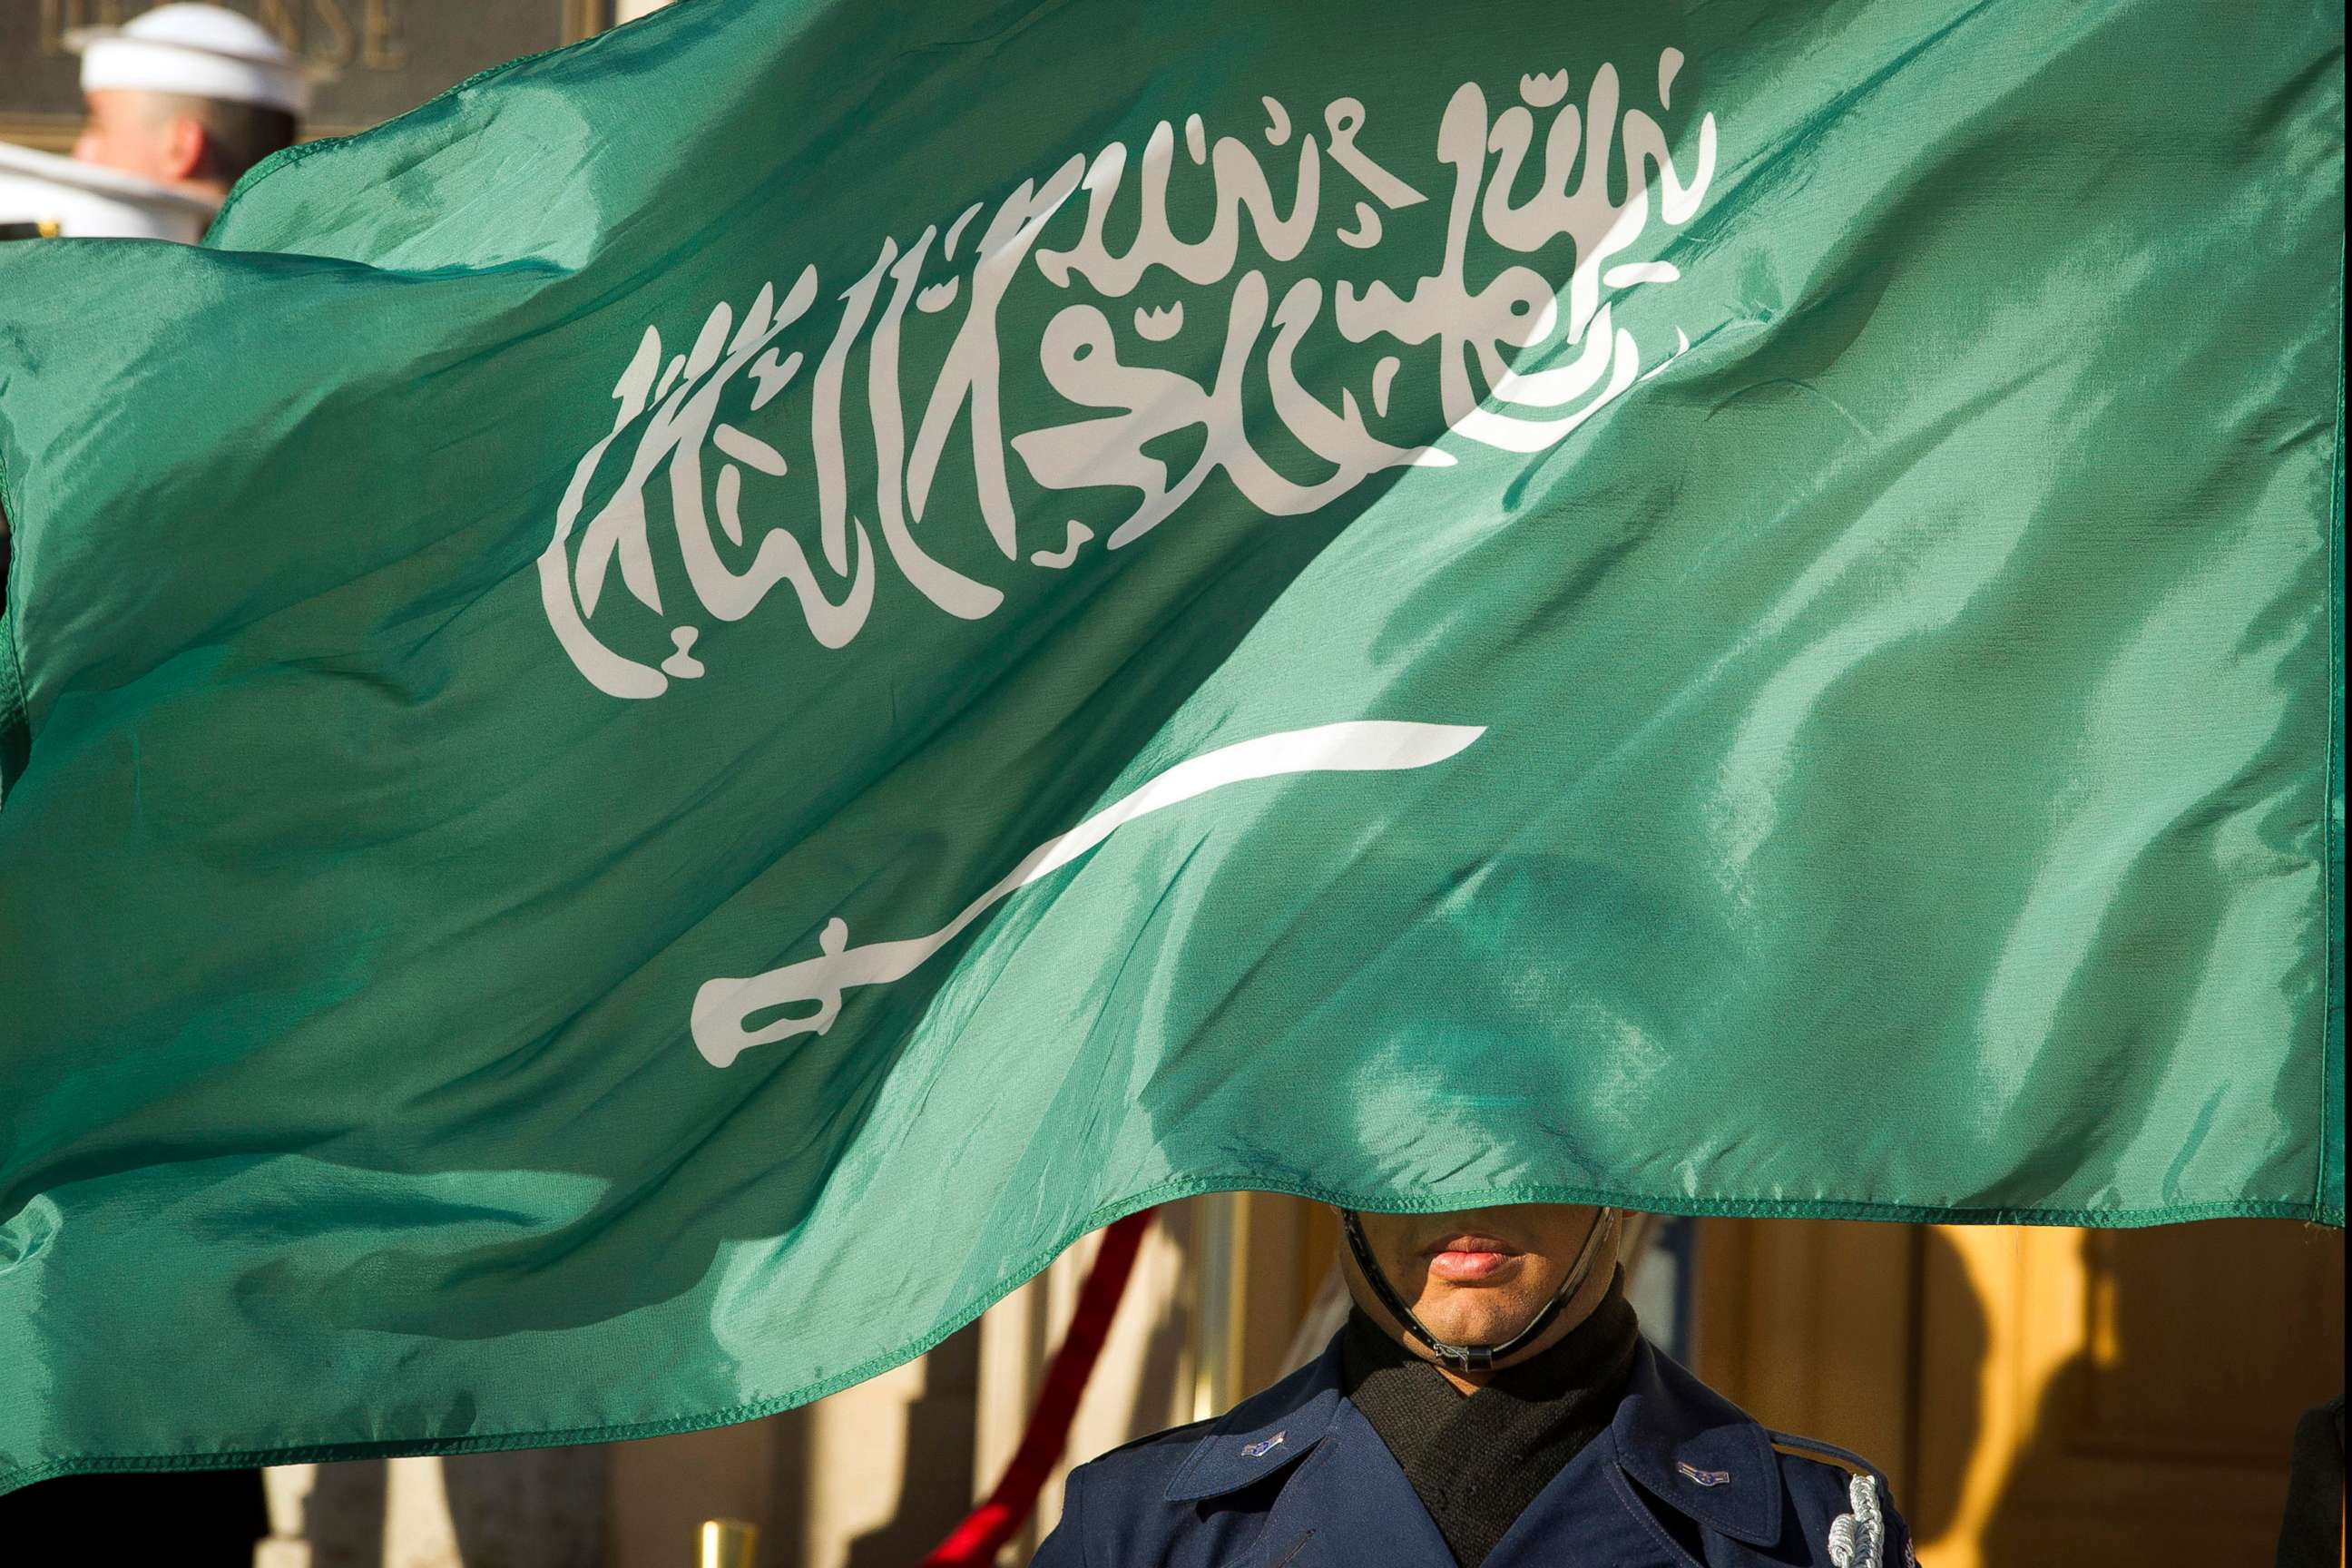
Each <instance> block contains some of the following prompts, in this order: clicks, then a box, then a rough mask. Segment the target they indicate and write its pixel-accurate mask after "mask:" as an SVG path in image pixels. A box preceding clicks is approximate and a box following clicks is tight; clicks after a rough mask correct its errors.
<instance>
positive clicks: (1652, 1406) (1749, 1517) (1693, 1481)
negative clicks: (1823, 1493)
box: [1611, 1340, 1780, 1546]
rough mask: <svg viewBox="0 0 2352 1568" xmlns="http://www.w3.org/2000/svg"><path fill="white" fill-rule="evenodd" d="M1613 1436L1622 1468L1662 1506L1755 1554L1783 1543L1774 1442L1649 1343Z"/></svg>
mask: <svg viewBox="0 0 2352 1568" xmlns="http://www.w3.org/2000/svg"><path fill="white" fill-rule="evenodd" d="M1611 1431H1612V1435H1613V1436H1615V1438H1616V1446H1617V1463H1618V1465H1619V1466H1620V1467H1621V1468H1622V1469H1623V1470H1624V1471H1625V1473H1626V1474H1627V1475H1629V1476H1631V1477H1632V1478H1633V1479H1634V1480H1635V1481H1637V1482H1639V1483H1640V1484H1641V1487H1642V1489H1643V1490H1644V1491H1646V1492H1648V1493H1649V1494H1650V1495H1651V1496H1652V1497H1654V1498H1656V1499H1657V1500H1659V1501H1660V1502H1663V1503H1664V1504H1666V1505H1667V1506H1668V1507H1670V1508H1672V1509H1674V1510H1675V1511H1677V1512H1679V1513H1684V1514H1687V1515H1688V1516H1689V1517H1690V1518H1692V1519H1694V1520H1696V1521H1698V1522H1699V1523H1700V1524H1702V1525H1705V1526H1706V1528H1707V1529H1709V1530H1713V1531H1717V1532H1719V1533H1721V1534H1724V1535H1727V1536H1730V1537H1731V1538H1732V1539H1733V1540H1735V1541H1741V1542H1747V1543H1748V1545H1750V1546H1769V1545H1771V1544H1772V1543H1773V1542H1776V1541H1778V1540H1780V1460H1779V1458H1778V1457H1776V1456H1775V1455H1774V1454H1773V1452H1772V1440H1771V1438H1770V1437H1769V1436H1767V1435H1766V1433H1765V1431H1764V1428H1763V1427H1761V1426H1758V1425H1757V1424H1756V1423H1755V1422H1754V1421H1753V1420H1752V1419H1750V1418H1749V1417H1748V1414H1747V1412H1745V1411H1743V1410H1741V1409H1740V1408H1739V1407H1738V1405H1733V1404H1732V1403H1731V1402H1730V1401H1729V1400H1727V1399H1726V1398H1724V1397H1723V1396H1722V1395H1721V1394H1717V1393H1716V1392H1715V1390H1713V1389H1711V1388H1709V1387H1707V1386H1706V1384H1703V1383H1701V1382H1700V1381H1699V1380H1698V1379H1697V1378H1696V1377H1694V1376H1692V1375H1691V1374H1690V1373H1688V1372H1686V1371H1685V1370H1684V1369H1683V1367H1682V1366H1680V1365H1679V1364H1677V1363H1675V1361H1674V1359H1673V1358H1671V1357H1669V1356H1665V1355H1662V1354H1660V1353H1659V1352H1658V1351H1657V1350H1656V1349H1655V1348H1654V1347H1653V1346H1652V1345H1651V1344H1650V1343H1649V1342H1647V1341H1646V1340H1645V1341H1643V1343H1642V1347H1641V1349H1640V1351H1638V1352H1636V1353H1635V1355H1634V1359H1633V1377H1632V1378H1631V1379H1630V1380H1629V1381H1628V1382H1627V1384H1626V1385H1625V1397H1624V1400H1623V1402H1622V1403H1621V1404H1620V1405H1618V1406H1617V1418H1616V1420H1615V1421H1614V1422H1613V1423H1612V1426H1611Z"/></svg>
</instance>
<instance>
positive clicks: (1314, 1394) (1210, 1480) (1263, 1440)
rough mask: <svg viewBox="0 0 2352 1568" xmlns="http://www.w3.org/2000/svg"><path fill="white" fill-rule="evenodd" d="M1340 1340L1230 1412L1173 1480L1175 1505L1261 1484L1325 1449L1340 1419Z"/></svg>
mask: <svg viewBox="0 0 2352 1568" xmlns="http://www.w3.org/2000/svg"><path fill="white" fill-rule="evenodd" d="M1340 1338H1341V1336H1339V1335H1337V1334H1335V1335H1333V1336H1332V1338H1331V1342H1330V1343H1329V1344H1328V1345H1326V1346H1324V1347H1323V1353H1322V1354H1321V1355H1319V1356H1318V1357H1316V1358H1315V1359H1314V1360H1313V1361H1311V1362H1308V1363H1307V1364H1306V1365H1305V1366H1302V1367H1300V1368H1299V1369H1298V1370H1297V1372H1294V1373H1291V1374H1290V1375H1289V1376H1288V1377H1286V1378H1284V1379H1283V1380H1282V1381H1281V1382H1279V1383H1277V1384H1274V1385H1273V1386H1272V1387H1270V1388H1267V1389H1265V1391H1264V1392H1262V1393H1258V1394H1252V1395H1251V1396H1250V1397H1249V1398H1247V1399H1244V1400H1243V1401H1242V1402H1241V1403H1240V1404H1239V1405H1234V1407H1233V1408H1232V1409H1231V1410H1228V1411H1227V1412H1225V1414H1224V1415H1223V1417H1221V1418H1220V1419H1219V1420H1218V1421H1217V1423H1216V1425H1214V1426H1212V1427H1210V1428H1209V1435H1208V1436H1205V1437H1203V1438H1202V1439H1201V1441H1200V1443H1199V1444H1198V1445H1197V1446H1195V1447H1194V1448H1193V1449H1192V1456H1191V1457H1190V1458H1187V1459H1186V1460H1185V1461H1184V1462H1183V1464H1181V1465H1180V1466H1178V1467H1177V1469H1176V1473H1175V1475H1174V1476H1172V1477H1171V1478H1170V1479H1169V1482H1168V1500H1169V1501H1170V1502H1196V1501H1198V1500H1201V1499H1202V1498H1211V1497H1218V1496H1222V1495H1223V1494H1224V1493H1226V1492H1230V1491H1238V1490H1240V1489H1242V1488H1244V1487H1245V1486H1249V1485H1252V1484H1253V1483H1255V1482H1257V1481H1262V1480H1264V1479H1265V1478H1266V1477H1268V1476H1270V1475H1273V1474H1274V1473H1275V1472H1276V1471H1277V1470H1279V1469H1281V1468H1283V1467H1285V1466H1286V1465H1289V1464H1291V1463H1293V1462H1295V1461H1296V1460H1297V1459H1298V1458H1300V1457H1301V1456H1302V1455H1304V1454H1305V1453H1306V1452H1307V1450H1308V1449H1309V1448H1312V1447H1315V1445H1316V1444H1318V1443H1320V1442H1321V1441H1322V1440H1323V1439H1324V1437H1325V1436H1327V1435H1328V1433H1329V1432H1330V1430H1331V1419H1332V1417H1333V1416H1334V1415H1337V1414H1338V1413H1339V1402H1340V1394H1339V1343H1340Z"/></svg>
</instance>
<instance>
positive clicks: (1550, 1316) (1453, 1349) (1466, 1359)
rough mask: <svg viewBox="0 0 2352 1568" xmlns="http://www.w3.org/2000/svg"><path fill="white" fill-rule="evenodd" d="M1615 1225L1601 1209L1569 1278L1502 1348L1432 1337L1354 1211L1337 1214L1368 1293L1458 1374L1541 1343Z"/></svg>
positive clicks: (1609, 1213) (1487, 1366)
mask: <svg viewBox="0 0 2352 1568" xmlns="http://www.w3.org/2000/svg"><path fill="white" fill-rule="evenodd" d="M1616 1221H1617V1211H1616V1210H1615V1209H1614V1208H1602V1209H1601V1210H1599V1211H1598V1212H1597V1213H1595V1214H1594V1215H1593V1216H1592V1228H1591V1230H1589V1231H1587V1232H1585V1235H1584V1245H1583V1246H1582V1247H1579V1248H1578V1249H1577V1254H1576V1261H1575V1262H1574V1263H1571V1264H1570V1265H1569V1269H1568V1278H1567V1279H1562V1280H1561V1281H1560V1282H1559V1289H1557V1290H1555V1291H1553V1292H1552V1293H1551V1300H1549V1301H1547V1302H1545V1303H1544V1305H1543V1310H1541V1311H1539V1312H1538V1313H1537V1314H1536V1315H1535V1316H1534V1317H1532V1318H1530V1319H1528V1325H1527V1327H1525V1328H1523V1329H1521V1330H1520V1331H1518V1332H1517V1333H1516V1334H1513V1335H1512V1336H1511V1337H1510V1338H1509V1339H1507V1340H1505V1341H1504V1342H1502V1343H1501V1344H1485V1345H1457V1344H1452V1343H1449V1342H1446V1341H1444V1340H1441V1339H1439V1338H1438V1337H1437V1336H1436V1335H1435V1334H1433V1333H1431V1332H1430V1331H1429V1330H1428V1328H1427V1327H1426V1326H1424V1325H1423V1322H1422V1321H1421V1320H1420V1319H1419V1318H1416V1317H1414V1316H1413V1315H1412V1309H1410V1308H1408V1307H1407V1306H1406V1305H1405V1304H1404V1301H1403V1300H1402V1298H1400V1297H1399V1296H1398V1295H1397V1293H1396V1288H1395V1287H1394V1286H1392V1285H1391V1284H1390V1283H1389V1280H1388V1276H1387V1275H1385V1274H1383V1273H1381V1266H1380V1264H1379V1263H1378V1262H1377V1261H1376V1260H1375V1259H1374V1258H1373V1257H1372V1249H1371V1246H1370V1243H1368V1242H1366V1241H1365V1240H1364V1227H1363V1226H1360V1225H1359V1224H1358V1223H1357V1221H1356V1211H1355V1210H1353V1209H1341V1210H1340V1211H1339V1226H1340V1228H1341V1229H1342V1230H1344V1231H1346V1232H1347V1233H1348V1250H1349V1252H1350V1253H1351V1254H1353V1255H1354V1257H1355V1259H1356V1267H1357V1268H1358V1269H1360V1271H1361V1272H1362V1274H1363V1276H1364V1283H1366V1284H1367V1285H1370V1287H1371V1288H1372V1294H1373V1295H1375V1296H1377V1297H1379V1298H1380V1302H1381V1306H1383V1307H1385V1308H1387V1309H1388V1311H1389V1315H1390V1316H1391V1317H1392V1318H1394V1319H1395V1320H1396V1321H1398V1322H1399V1323H1401V1324H1402V1325H1403V1326H1404V1331H1405V1332H1406V1333H1408V1334H1411V1335H1412V1337H1413V1338H1414V1339H1416V1340H1418V1341H1420V1342H1421V1343H1422V1345H1423V1348H1424V1349H1426V1350H1427V1351H1428V1352H1429V1353H1430V1354H1431V1355H1432V1356H1433V1357H1435V1358H1436V1360H1437V1361H1438V1362H1439V1363H1440V1364H1442V1365H1444V1366H1445V1367H1447V1368H1448V1369H1450V1370H1451V1371H1454V1372H1456V1373H1472V1372H1486V1371H1489V1370H1491V1369H1492V1368H1493V1366H1494V1364H1495V1363H1496V1362H1498V1361H1502V1360H1504V1359H1505V1358H1507V1357H1509V1356H1512V1355H1516V1354H1517V1353H1518V1352H1520V1351H1523V1350H1525V1349H1527V1348H1528V1346H1529V1345H1531V1344H1533V1343H1535V1342H1536V1341H1537V1340H1538V1339H1540V1338H1541V1337H1542V1336H1543V1332H1544V1331H1545V1330H1546V1329H1549V1328H1550V1327H1551V1325H1552V1321H1553V1320H1554V1319H1556V1318H1558V1317H1559V1310H1560V1309H1561V1308H1562V1307H1565V1306H1567V1305H1568V1302H1569V1298H1570V1297H1572V1296H1574V1295H1575V1294H1576V1292H1577V1290H1578V1289H1580V1287H1581V1286H1582V1285H1583V1284H1584V1280H1585V1277H1586V1276H1587V1275H1589V1274H1591V1272H1592V1260H1593V1259H1594V1258H1597V1257H1599V1256H1600V1252H1601V1233H1602V1232H1603V1231H1604V1230H1607V1229H1608V1228H1609V1227H1610V1226H1613V1225H1614V1224H1615V1223H1616Z"/></svg>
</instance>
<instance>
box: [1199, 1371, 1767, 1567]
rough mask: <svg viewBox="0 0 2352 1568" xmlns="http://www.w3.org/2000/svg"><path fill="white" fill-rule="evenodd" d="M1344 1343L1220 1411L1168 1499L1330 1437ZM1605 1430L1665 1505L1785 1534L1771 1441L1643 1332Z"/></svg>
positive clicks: (1754, 1532) (1213, 1486)
mask: <svg viewBox="0 0 2352 1568" xmlns="http://www.w3.org/2000/svg"><path fill="white" fill-rule="evenodd" d="M1339 1346H1340V1337H1339V1336H1338V1335H1334V1336H1333V1337H1332V1340H1331V1342H1330V1343H1329V1344H1328V1345H1326V1346H1325V1347H1324V1349H1323V1353H1322V1354H1321V1355H1319V1356H1318V1357H1317V1358H1316V1359H1315V1360H1313V1361H1311V1362H1309V1363H1307V1365H1305V1366H1303V1367H1301V1368H1299V1369H1298V1370H1297V1372H1294V1373H1291V1374H1290V1375H1289V1376H1288V1377H1286V1378H1284V1379H1283V1380H1282V1381H1281V1382H1279V1383H1277V1384H1274V1385H1273V1386H1272V1387H1270V1388H1268V1389H1266V1390H1265V1391H1264V1392H1263V1393H1261V1394H1254V1395H1252V1396H1251V1397H1250V1398H1248V1399H1245V1400H1244V1401H1243V1402H1242V1403H1241V1404H1239V1405H1234V1407H1233V1409H1231V1410H1229V1411H1227V1412H1226V1413H1225V1415H1223V1418H1221V1419H1220V1420H1219V1421H1217V1423H1216V1424H1215V1425H1214V1426H1212V1427H1210V1429H1209V1433H1208V1435H1207V1436H1204V1437H1202V1439H1201V1440H1200V1442H1199V1443H1198V1444H1196V1445H1195V1446H1194V1447H1193V1449H1192V1454H1191V1456H1190V1457H1188V1458H1186V1459H1185V1461H1184V1463H1183V1464H1182V1465H1181V1466H1179V1467H1178V1468H1177V1470H1176V1474H1175V1475H1174V1476H1173V1477H1171V1479H1170V1480H1169V1483H1168V1493H1167V1496H1168V1500H1169V1501H1171V1502H1196V1501H1198V1500H1201V1499H1202V1498H1212V1497H1218V1496H1222V1495H1223V1494H1224V1493H1226V1492H1233V1491H1238V1490H1240V1489H1242V1488H1244V1487H1246V1486H1251V1485H1254V1484H1255V1483H1256V1482H1259V1481H1262V1480H1265V1479H1266V1478H1267V1477H1269V1476H1272V1475H1274V1474H1276V1473H1277V1472H1278V1471H1280V1470H1282V1469H1284V1468H1286V1467H1288V1466H1290V1465H1292V1464H1295V1463H1297V1461H1298V1460H1299V1459H1300V1458H1304V1457H1305V1456H1306V1455H1307V1452H1308V1451H1309V1450H1310V1449H1312V1448H1313V1447H1315V1446H1316V1445H1317V1444H1318V1443H1320V1442H1322V1441H1323V1440H1324V1439H1325V1438H1326V1437H1327V1436H1329V1435H1330V1431H1331V1424H1332V1422H1333V1420H1334V1419H1335V1418H1336V1417H1337V1415H1338V1414H1339V1407H1340V1405H1341V1404H1342V1403H1343V1397H1342V1395H1341V1394H1340V1366H1339ZM1610 1437H1611V1442H1612V1447H1614V1448H1615V1450H1616V1460H1617V1464H1618V1466H1619V1468H1622V1469H1623V1470H1624V1472H1625V1473H1626V1475H1628V1476H1629V1477H1631V1478H1632V1479H1633V1480H1634V1481H1635V1482H1636V1483H1637V1484H1639V1485H1640V1487H1641V1488H1642V1489H1643V1490H1644V1491H1646V1492H1648V1493H1649V1494H1650V1495H1651V1496H1652V1497H1654V1498H1656V1499H1657V1500H1659V1501H1660V1502H1662V1503H1664V1504H1665V1505H1666V1506H1667V1507H1669V1508H1672V1509H1674V1510H1676V1511H1677V1512H1680V1513H1684V1514H1686V1515H1688V1516H1689V1517H1690V1518H1691V1519H1693V1520H1695V1521H1697V1522H1698V1523H1699V1524H1701V1525H1704V1526H1705V1527H1706V1528H1707V1529H1709V1530H1712V1531H1717V1532H1718V1533H1720V1534H1723V1535H1727V1536H1729V1537H1731V1538H1732V1539H1733V1540H1735V1541H1739V1542H1746V1543H1747V1544H1748V1545H1750V1546H1769V1545H1771V1544H1772V1543H1773V1542H1777V1541H1778V1540H1780V1461H1779V1459H1778V1458H1777V1457H1776V1456H1775V1455H1774V1454H1773V1452H1772V1443H1771V1439H1770V1438H1769V1436H1766V1434H1765V1431H1764V1428H1763V1427H1761V1426H1758V1425H1757V1424H1756V1423H1755V1422H1754V1421H1753V1420H1751V1419H1749V1418H1748V1415H1747V1413H1746V1412H1744V1411H1742V1410H1741V1409H1740V1408H1739V1407H1738V1405H1733V1404H1732V1403H1731V1402H1730V1401H1729V1400H1727V1399H1725V1398H1724V1397H1723V1396H1722V1395H1721V1394H1717V1393H1716V1392H1715V1391H1714V1390H1713V1389H1711V1388H1709V1387H1707V1386H1706V1384H1703V1383H1701V1382H1700V1381H1699V1380H1698V1379H1697V1378H1696V1377H1694V1376H1692V1375H1691V1374H1690V1373H1688V1372H1686V1371H1685V1370H1684V1369H1683V1367H1681V1366H1680V1365H1679V1364H1677V1363H1675V1361H1674V1360H1673V1359H1672V1358H1670V1357H1667V1356H1664V1355H1661V1354H1660V1353H1658V1352H1657V1351H1656V1350H1655V1349H1654V1347H1653V1346H1652V1345H1651V1344H1650V1343H1649V1342H1648V1341H1646V1340H1644V1341H1643V1342H1642V1344H1641V1347H1640V1349H1639V1350H1637V1351H1636V1352H1634V1357H1633V1375H1632V1376H1631V1377H1630V1378H1629V1379H1628V1380H1627V1382H1626V1385H1625V1397H1624V1399H1623V1400H1622V1402H1621V1403H1620V1404H1619V1405H1618V1406H1617V1415H1616V1418H1615V1419H1614V1420H1613V1421H1612V1422H1611V1423H1610ZM1718 1478H1722V1479H1718ZM1539 1501H1540V1500H1539Z"/></svg>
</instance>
